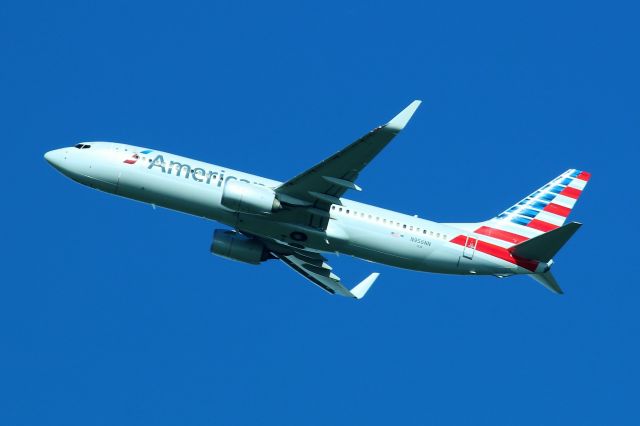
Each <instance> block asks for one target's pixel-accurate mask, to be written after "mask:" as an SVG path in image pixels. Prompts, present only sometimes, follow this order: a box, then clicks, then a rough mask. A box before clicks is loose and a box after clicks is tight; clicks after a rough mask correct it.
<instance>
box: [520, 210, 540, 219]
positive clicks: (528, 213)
mask: <svg viewBox="0 0 640 426" xmlns="http://www.w3.org/2000/svg"><path fill="white" fill-rule="evenodd" d="M538 213H540V212H539V211H537V210H532V209H524V210H522V211H521V212H518V214H521V215H522V216H527V217H530V218H534V217H536V216H537V215H538Z"/></svg>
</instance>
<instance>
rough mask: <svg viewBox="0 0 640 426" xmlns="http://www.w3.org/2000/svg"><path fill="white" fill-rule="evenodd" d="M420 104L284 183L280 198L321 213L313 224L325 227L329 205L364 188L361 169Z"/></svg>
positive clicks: (416, 103) (401, 126)
mask: <svg viewBox="0 0 640 426" xmlns="http://www.w3.org/2000/svg"><path fill="white" fill-rule="evenodd" d="M420 103H421V101H413V102H411V104H409V106H407V107H406V108H405V109H404V110H403V111H402V112H400V114H398V115H396V116H395V117H394V118H393V119H392V120H391V121H389V122H388V123H387V124H385V125H382V126H380V127H377V128H375V129H373V130H372V131H371V132H369V133H368V134H366V135H365V136H363V137H361V138H360V139H358V140H357V141H355V142H353V143H352V144H351V145H349V146H347V147H346V148H344V149H343V150H341V151H339V152H337V153H335V154H334V155H332V156H331V157H329V158H327V159H326V160H324V161H322V162H320V163H318V164H316V165H315V166H313V167H312V168H310V169H309V170H307V171H305V172H303V173H301V174H299V175H298V176H296V177H294V178H293V179H290V180H289V181H287V182H285V183H283V184H282V185H281V186H279V187H278V188H276V194H277V196H278V199H279V200H280V201H281V202H283V203H285V204H289V205H290V206H298V207H302V208H304V209H305V210H306V211H307V213H309V214H311V215H315V216H318V218H319V219H320V220H319V221H315V223H314V221H313V220H312V221H311V223H309V224H310V225H312V226H316V227H321V228H322V227H325V226H326V221H327V216H328V215H327V214H326V212H327V211H328V209H329V206H330V205H331V204H340V200H339V198H340V197H342V195H343V194H344V193H345V192H346V191H347V190H348V189H355V190H357V191H360V187H359V186H358V185H356V184H355V181H356V179H357V178H358V175H359V174H360V172H361V171H362V170H363V169H364V168H365V166H366V165H367V164H369V163H370V162H371V160H373V158H374V157H375V156H376V155H378V153H379V152H380V151H382V149H383V148H384V147H385V146H387V144H388V143H389V142H390V141H391V139H393V138H394V137H395V136H396V135H397V134H398V133H399V132H400V131H401V130H402V129H403V128H404V127H405V126H406V125H407V123H408V122H409V120H410V119H411V116H412V115H413V113H414V112H415V111H416V109H417V108H418V107H419V106H420Z"/></svg>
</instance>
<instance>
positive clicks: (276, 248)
mask: <svg viewBox="0 0 640 426" xmlns="http://www.w3.org/2000/svg"><path fill="white" fill-rule="evenodd" d="M263 241H264V240H263ZM264 243H265V246H267V248H268V250H269V251H270V252H271V253H272V254H273V255H274V256H275V257H277V258H278V259H280V260H282V262H283V263H284V264H285V265H287V266H288V267H290V268H291V269H293V270H294V271H296V272H297V273H299V274H300V275H302V276H303V277H305V278H306V279H307V280H309V281H311V282H312V283H314V284H315V285H317V286H318V287H320V288H322V289H323V290H324V291H326V292H328V293H331V294H337V295H340V296H345V297H353V298H356V299H361V298H363V297H364V295H365V294H366V293H367V291H368V290H369V288H370V287H371V285H372V284H373V283H374V282H375V280H376V279H377V278H378V276H379V275H380V274H378V273H377V272H374V273H372V274H371V275H369V276H368V277H367V278H365V279H364V280H363V281H362V282H360V283H359V284H358V285H356V286H355V287H353V288H352V289H351V290H349V289H348V288H347V287H345V286H344V285H343V284H342V283H341V282H340V277H338V276H337V275H335V274H334V273H333V270H332V268H331V266H329V264H328V263H327V259H326V258H325V257H324V256H322V255H321V254H319V253H316V252H312V251H309V250H302V249H294V248H292V247H288V246H285V245H284V244H280V243H276V242H275V241H264Z"/></svg>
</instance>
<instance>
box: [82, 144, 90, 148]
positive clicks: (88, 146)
mask: <svg viewBox="0 0 640 426" xmlns="http://www.w3.org/2000/svg"><path fill="white" fill-rule="evenodd" d="M89 148H91V145H83V146H82V149H89Z"/></svg>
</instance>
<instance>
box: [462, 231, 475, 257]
mask: <svg viewBox="0 0 640 426" xmlns="http://www.w3.org/2000/svg"><path fill="white" fill-rule="evenodd" d="M477 244H478V240H477V239H475V238H473V237H471V236H469V235H467V241H466V242H465V244H464V250H463V251H462V256H464V257H466V258H467V259H473V254H474V253H475V252H476V245H477Z"/></svg>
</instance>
